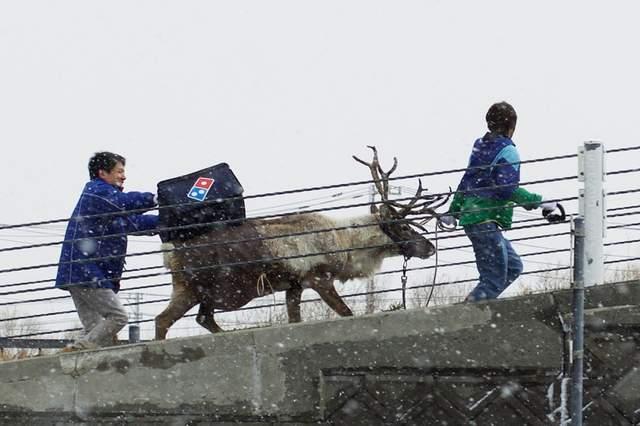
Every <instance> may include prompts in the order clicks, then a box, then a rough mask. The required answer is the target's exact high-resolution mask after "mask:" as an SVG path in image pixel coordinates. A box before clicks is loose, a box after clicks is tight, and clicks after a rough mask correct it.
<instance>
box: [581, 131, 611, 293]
mask: <svg viewBox="0 0 640 426" xmlns="http://www.w3.org/2000/svg"><path fill="white" fill-rule="evenodd" d="M580 153H581V156H582V160H583V162H584V167H583V172H584V173H583V175H581V176H580V178H581V179H580V180H583V181H584V233H585V240H584V253H585V264H584V268H585V270H584V286H585V287H591V286H593V285H598V284H602V283H604V252H603V248H604V241H603V240H604V233H605V226H604V223H605V212H606V210H605V206H604V202H605V200H604V176H605V173H604V146H603V145H602V143H600V142H585V143H584V147H583V148H582V149H581V152H580Z"/></svg>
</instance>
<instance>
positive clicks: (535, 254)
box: [0, 249, 570, 322]
mask: <svg viewBox="0 0 640 426" xmlns="http://www.w3.org/2000/svg"><path fill="white" fill-rule="evenodd" d="M569 250H570V249H551V250H547V251H542V252H533V253H525V254H522V255H521V257H529V256H539V255H546V254H553V253H562V252H566V251H569ZM474 263H475V260H470V261H462V262H453V263H446V264H443V265H439V266H438V267H440V268H445V267H452V266H461V265H469V264H474ZM435 268H436V266H435V265H431V266H423V267H416V268H407V269H406V271H407V272H409V271H419V270H429V269H435ZM399 272H402V270H391V271H379V272H376V273H375V274H374V276H382V275H388V274H396V273H399ZM168 285H171V283H165V284H154V285H145V286H142V287H138V288H135V289H136V290H137V289H142V288H144V289H147V288H152V287H159V286H168ZM47 290H52V288H47ZM133 290H134V288H129V289H127V290H126V291H133ZM122 291H125V289H123V290H122ZM39 301H42V300H39ZM24 303H27V301H24ZM1 321H2V320H0V322H1Z"/></svg>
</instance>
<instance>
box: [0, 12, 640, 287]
mask: <svg viewBox="0 0 640 426" xmlns="http://www.w3.org/2000/svg"><path fill="white" fill-rule="evenodd" d="M638 12H640V5H639V4H638V3H637V2H634V1H615V2H606V3H605V2H599V1H563V2H558V1H546V0H545V1H538V2H527V3H526V4H525V3H524V2H514V1H507V0H504V1H495V0H492V1H482V2H479V1H471V0H467V1H394V2H391V1H387V2H382V1H371V0H367V1H348V0H346V1H345V0H340V1H328V0H323V1H300V0H298V1H227V2H221V1H180V2H178V1H174V2H168V1H156V0H154V1H130V0H129V1H110V2H95V1H86V0H82V1H57V2H50V1H7V0H2V1H0V60H1V66H0V143H2V145H3V147H4V154H5V157H4V167H3V168H2V172H0V173H1V176H2V178H3V180H4V182H5V185H3V186H2V187H0V197H1V198H2V199H3V200H4V202H5V208H4V209H3V213H2V215H0V223H21V222H28V221H34V220H45V219H53V218H63V217H67V216H68V215H69V214H70V212H71V210H72V208H73V206H74V204H75V202H76V200H77V197H78V195H79V192H80V190H81V189H82V187H83V185H84V183H85V181H86V180H87V171H86V163H87V160H88V158H89V157H90V156H91V155H92V153H93V152H95V151H98V150H110V151H114V152H118V153H121V154H123V155H124V156H126V157H127V160H128V163H127V172H128V173H127V174H128V177H129V179H128V181H127V185H126V186H127V189H128V190H150V191H155V185H156V183H157V182H158V181H160V180H163V179H167V178H171V177H175V176H178V175H181V174H185V173H189V172H192V171H195V170H197V169H200V168H204V167H208V166H210V165H213V164H216V163H219V162H222V161H224V162H228V163H229V164H230V165H231V167H232V168H233V170H234V171H235V173H236V175H237V176H238V177H239V178H240V180H241V182H242V183H243V185H244V187H245V194H258V193H263V192H271V191H277V190H285V189H293V188H300V187H305V186H317V185H323V184H332V183H341V182H347V181H352V180H363V179H367V178H368V177H369V175H368V171H367V170H366V169H365V168H363V167H362V166H360V165H358V164H356V163H355V162H354V161H353V160H352V159H351V155H352V154H357V155H359V156H361V157H362V158H365V157H367V156H368V155H369V152H368V151H367V150H366V148H365V145H376V146H378V148H379V150H380V152H381V157H382V160H383V162H384V163H385V164H390V162H391V158H392V157H393V156H397V157H398V159H399V169H398V172H396V174H398V175H401V174H410V173H420V172H429V171H437V170H444V169H450V168H460V167H464V166H465V165H466V162H467V159H468V155H469V150H470V147H471V144H472V142H473V140H474V139H475V138H476V137H478V136H481V135H482V134H483V132H484V130H485V123H484V114H485V112H486V109H487V108H488V107H489V105H490V104H491V103H493V102H496V101H500V100H507V101H509V102H511V103H512V104H513V105H514V106H515V108H516V110H517V111H518V114H519V121H518V129H517V131H516V134H515V137H514V140H515V142H516V143H517V144H518V147H519V150H520V154H521V156H522V158H523V159H525V160H526V159H533V158H538V157H546V156H551V155H558V154H568V153H574V152H575V151H576V147H577V146H578V145H579V144H581V143H582V142H583V141H585V140H593V139H595V140H601V141H603V142H605V143H606V146H607V148H615V147H622V146H631V145H640V128H638V126H637V115H638V107H637V100H638V98H639V97H640V85H639V84H638V76H640V60H638V54H637V46H638V40H640V26H638V25H637V17H638V16H640V15H639V13H638ZM634 155H635V157H633V156H634ZM632 158H635V160H633V161H632V160H631V159H632ZM638 158H639V156H638V154H637V153H635V154H629V155H618V156H617V157H616V158H612V159H611V160H610V161H609V162H608V166H609V168H610V169H614V168H616V167H618V168H631V167H636V166H637V164H638V161H637V160H638ZM385 160H386V161H385ZM575 169H576V167H575V161H568V162H567V161H565V162H560V163H557V164H556V163H554V164H551V163H548V164H547V165H542V166H533V165H532V166H526V167H524V168H523V180H533V179H540V178H546V177H554V176H565V175H571V174H574V173H575ZM457 181H458V176H451V175H445V176H443V177H438V178H427V179H425V181H424V184H425V186H427V187H429V188H431V189H432V190H434V191H441V190H446V189H447V187H448V186H454V187H455V185H456V184H457ZM634 181H637V179H629V178H628V177H627V178H626V179H623V180H620V187H619V188H616V189H628V188H629V187H630V186H629V185H632V184H633V182H634ZM612 184H615V183H612ZM406 185H415V183H406ZM575 188H576V185H575V184H571V185H565V184H559V185H547V186H545V187H536V188H532V189H534V190H536V191H538V192H542V193H543V194H544V195H546V196H548V197H550V198H552V197H559V196H571V195H575V190H576V189H575ZM309 197H310V196H307V198H309ZM303 198H304V197H303ZM287 200H291V199H290V198H289V199H284V200H283V199H270V200H265V201H263V202H261V203H262V204H261V203H256V202H254V203H255V204H249V205H248V206H249V208H250V209H251V208H252V207H254V206H269V205H274V204H279V203H283V202H286V201H287ZM634 200H635V201H634ZM637 200H638V197H637V195H630V196H629V197H628V198H626V199H625V200H624V202H622V204H631V203H634V204H635V203H637ZM15 235H18V237H14V236H15ZM20 235H22V236H23V237H20ZM24 235H27V236H29V233H28V232H27V231H24V232H17V231H13V233H7V234H5V236H4V237H5V238H12V239H13V240H16V241H25V242H26V241H30V242H37V241H36V240H35V239H33V238H32V239H29V238H27V237H24ZM0 238H2V235H0ZM38 241H40V240H38ZM9 245H11V244H10V243H9ZM155 246H156V245H155V243H154V244H149V243H147V244H146V245H145V244H142V245H141V249H149V248H150V247H151V248H153V247H155ZM28 256H29V255H25V254H24V253H22V254H21V255H20V256H19V257H15V256H13V257H11V256H9V257H7V256H5V257H3V258H4V259H5V260H3V262H4V266H5V267H11V266H12V265H14V264H16V263H18V264H30V263H35V262H55V261H57V249H55V250H53V251H48V252H47V253H46V254H45V255H42V256H40V255H37V256H36V255H34V256H33V257H34V258H37V259H35V260H34V261H28V262H25V259H30V257H28ZM18 259H19V261H18ZM14 262H15V263H14ZM53 273H54V272H53V270H49V272H48V274H49V275H53ZM1 282H4V281H3V280H2V279H0V283H1ZM54 294H57V293H54Z"/></svg>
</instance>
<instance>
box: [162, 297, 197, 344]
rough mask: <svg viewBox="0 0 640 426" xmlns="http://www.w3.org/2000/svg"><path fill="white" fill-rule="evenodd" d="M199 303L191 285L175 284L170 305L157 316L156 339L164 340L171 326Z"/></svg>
mask: <svg viewBox="0 0 640 426" xmlns="http://www.w3.org/2000/svg"><path fill="white" fill-rule="evenodd" d="M197 304H198V299H197V297H196V295H195V294H194V292H193V291H192V290H191V288H190V287H188V286H182V285H181V286H174V287H173V293H172V294H171V301H170V302H169V306H167V308H166V309H165V310H164V311H162V312H161V313H160V314H159V315H158V316H157V317H156V321H155V322H156V340H164V339H165V338H166V337H167V332H168V331H169V327H171V326H172V325H173V324H174V323H175V322H176V321H178V320H179V319H180V318H182V316H183V315H184V314H186V313H187V311H188V310H189V309H191V308H193V307H194V306H196V305H197Z"/></svg>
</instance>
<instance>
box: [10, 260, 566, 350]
mask: <svg viewBox="0 0 640 426" xmlns="http://www.w3.org/2000/svg"><path fill="white" fill-rule="evenodd" d="M567 269H570V267H568V266H567V267H557V268H549V269H541V270H536V271H528V272H523V273H522V274H521V275H530V274H539V273H543V272H554V271H559V270H567ZM477 280H478V278H477V277H476V278H471V279H465V280H456V281H448V282H442V283H436V284H435V285H434V284H424V285H418V286H407V288H406V289H407V290H414V289H419V288H427V287H432V286H435V287H441V286H447V285H454V284H462V283H468V282H475V281H477ZM401 290H402V287H395V288H391V289H383V290H375V291H373V292H359V293H351V294H346V295H343V296H341V297H342V298H346V299H349V298H353V297H360V296H366V295H367V294H383V293H391V292H396V291H401ZM320 301H322V299H306V300H302V301H301V303H312V302H320ZM285 303H286V302H282V303H276V304H265V305H260V306H258V307H243V308H239V309H235V310H234V311H215V313H225V312H236V311H244V310H253V309H263V308H267V307H276V306H285ZM196 315H197V314H190V315H184V316H183V317H182V318H193V317H195V316H196ZM151 321H155V319H153V318H151V319H144V320H137V321H132V322H130V323H136V324H140V323H146V322H151ZM79 330H82V329H81V328H72V329H65V330H52V331H43V332H37V333H29V334H22V335H16V336H7V338H10V339H17V338H24V337H32V336H40V335H46V334H54V333H66V332H71V331H79Z"/></svg>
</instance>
